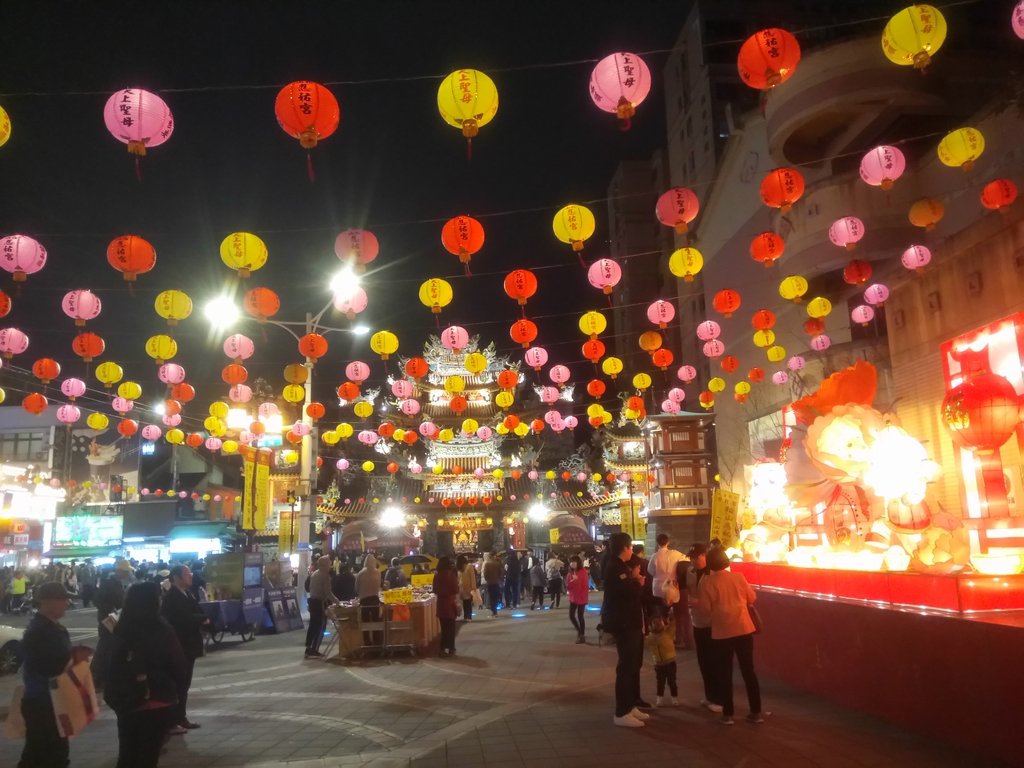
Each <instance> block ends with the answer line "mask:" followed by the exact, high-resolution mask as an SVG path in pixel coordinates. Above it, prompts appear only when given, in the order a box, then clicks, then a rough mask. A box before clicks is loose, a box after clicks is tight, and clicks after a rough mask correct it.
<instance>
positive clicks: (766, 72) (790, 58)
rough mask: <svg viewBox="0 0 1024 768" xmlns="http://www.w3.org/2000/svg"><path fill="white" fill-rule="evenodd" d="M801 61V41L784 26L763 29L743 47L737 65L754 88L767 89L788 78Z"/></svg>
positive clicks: (743, 78)
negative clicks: (783, 27) (782, 27)
mask: <svg viewBox="0 0 1024 768" xmlns="http://www.w3.org/2000/svg"><path fill="white" fill-rule="evenodd" d="M799 62H800V43H798V42H797V41H796V38H795V37H793V35H792V34H791V33H789V32H787V31H786V30H784V29H774V28H772V29H762V30H761V31H760V32H756V33H755V34H753V35H751V36H750V37H748V38H747V39H746V41H745V42H744V43H743V45H742V46H741V47H740V54H739V57H738V58H737V60H736V66H737V68H738V69H739V72H740V78H741V79H742V80H743V82H744V83H746V84H747V85H749V86H750V87H751V88H756V89H757V90H759V91H764V90H767V89H769V88H774V87H775V86H776V85H779V84H780V83H784V82H786V81H787V80H788V79H789V78H790V77H792V76H793V73H794V72H796V65H797V64H798V63H799Z"/></svg>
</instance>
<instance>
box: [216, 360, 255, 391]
mask: <svg viewBox="0 0 1024 768" xmlns="http://www.w3.org/2000/svg"><path fill="white" fill-rule="evenodd" d="M220 378H221V380H222V381H223V382H224V383H225V384H230V385H231V386H234V385H235V384H244V383H245V382H246V380H247V379H248V378H249V372H248V371H247V370H246V369H245V366H244V365H239V364H238V363H230V364H228V365H225V366H224V368H223V369H222V370H221V372H220Z"/></svg>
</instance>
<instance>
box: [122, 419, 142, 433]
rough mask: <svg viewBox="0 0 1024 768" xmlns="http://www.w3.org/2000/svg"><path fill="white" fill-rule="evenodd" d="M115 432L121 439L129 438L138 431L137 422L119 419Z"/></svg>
mask: <svg viewBox="0 0 1024 768" xmlns="http://www.w3.org/2000/svg"><path fill="white" fill-rule="evenodd" d="M117 431H118V434H120V435H121V437H131V436H132V435H134V434H135V433H136V432H138V431H139V422H137V421H135V420H134V419H121V420H120V421H119V422H117Z"/></svg>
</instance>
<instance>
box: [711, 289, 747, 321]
mask: <svg viewBox="0 0 1024 768" xmlns="http://www.w3.org/2000/svg"><path fill="white" fill-rule="evenodd" d="M711 305H712V306H713V307H714V308H715V311H716V312H720V313H722V314H723V315H725V316H726V317H732V313H733V312H735V311H736V310H737V309H739V308H740V294H739V292H737V291H734V290H732V289H731V288H726V289H725V290H723V291H719V292H718V293H716V294H715V298H714V299H712V301H711Z"/></svg>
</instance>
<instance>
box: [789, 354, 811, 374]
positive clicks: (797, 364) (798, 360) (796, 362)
mask: <svg viewBox="0 0 1024 768" xmlns="http://www.w3.org/2000/svg"><path fill="white" fill-rule="evenodd" d="M786 365H788V366H789V370H791V371H800V370H803V367H804V366H805V365H807V361H806V360H804V359H803V358H802V357H800V355H793V356H792V357H791V358H789V361H788V362H787V363H786Z"/></svg>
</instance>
